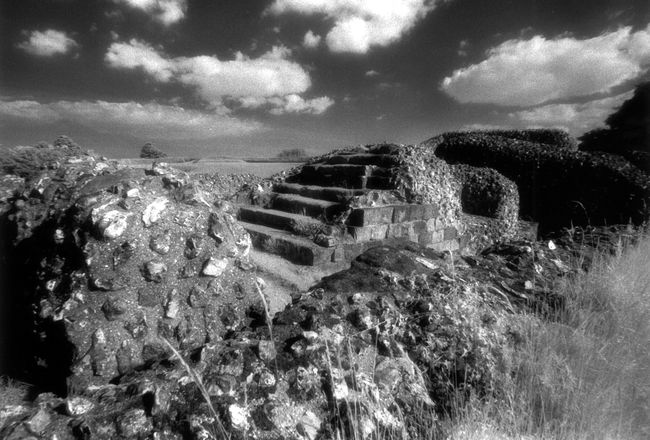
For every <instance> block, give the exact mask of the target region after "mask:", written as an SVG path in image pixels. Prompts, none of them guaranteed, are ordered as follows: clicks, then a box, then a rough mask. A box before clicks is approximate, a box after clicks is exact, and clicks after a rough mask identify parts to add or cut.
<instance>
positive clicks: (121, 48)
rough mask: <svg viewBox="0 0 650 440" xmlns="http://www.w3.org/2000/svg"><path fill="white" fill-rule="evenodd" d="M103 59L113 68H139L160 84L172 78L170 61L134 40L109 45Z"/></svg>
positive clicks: (172, 72) (172, 69)
mask: <svg viewBox="0 0 650 440" xmlns="http://www.w3.org/2000/svg"><path fill="white" fill-rule="evenodd" d="M104 59H105V60H106V62H107V63H108V65H109V66H111V67H115V68H121V69H137V68H141V69H142V70H143V71H144V72H145V73H147V74H148V75H150V76H152V77H153V78H154V79H155V80H157V81H160V82H167V81H169V80H171V78H172V77H173V76H174V66H173V63H172V62H171V61H169V60H167V59H165V58H163V57H162V56H161V55H160V54H159V53H158V52H157V51H156V49H154V48H153V47H152V46H150V45H148V44H146V43H144V42H141V41H138V40H135V39H134V40H131V41H130V42H128V43H113V44H111V45H110V47H109V48H108V51H107V52H106V55H105V56H104Z"/></svg>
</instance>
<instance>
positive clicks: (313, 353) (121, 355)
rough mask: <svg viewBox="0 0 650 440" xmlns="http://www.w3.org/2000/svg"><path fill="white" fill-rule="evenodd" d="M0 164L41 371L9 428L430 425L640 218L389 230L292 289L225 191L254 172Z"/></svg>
mask: <svg viewBox="0 0 650 440" xmlns="http://www.w3.org/2000/svg"><path fill="white" fill-rule="evenodd" d="M2 179H3V181H2V187H3V193H2V198H1V199H0V207H1V209H2V213H3V214H2V215H3V234H2V236H3V240H4V241H3V243H2V246H3V248H2V250H3V253H2V255H3V256H4V260H3V261H2V264H3V266H4V269H5V272H6V273H7V274H8V276H7V277H6V279H5V280H4V281H3V283H4V284H3V292H11V297H10V299H9V301H8V302H7V305H8V306H9V308H5V309H4V310H10V311H11V312H12V313H15V316H13V317H9V316H3V322H4V323H5V326H6V325H7V323H9V324H10V325H11V326H15V327H10V328H5V330H11V331H12V334H13V335H18V334H20V333H22V332H27V334H29V335H30V336H29V337H26V338H22V339H21V338H18V337H17V336H16V338H15V339H14V340H13V343H12V344H8V348H9V349H11V350H10V353H11V354H12V355H13V356H17V358H16V359H13V360H14V361H15V363H14V365H12V367H13V368H14V372H17V373H20V374H22V375H23V377H24V376H25V375H26V376H27V377H28V378H31V379H32V380H34V379H36V378H39V377H40V378H41V379H42V380H41V381H40V383H37V384H36V385H37V388H36V391H38V392H39V393H37V395H36V396H34V400H33V401H30V402H13V403H12V404H10V405H7V406H4V407H3V408H0V437H2V438H7V439H23V438H46V439H59V440H60V439H91V438H92V439H112V438H127V439H131V438H154V439H184V438H197V439H210V438H260V439H265V438H266V439H309V440H315V439H321V438H322V439H328V438H377V437H382V436H383V437H382V438H422V437H423V436H424V435H425V434H427V435H430V434H431V432H434V431H435V429H436V424H435V421H436V419H437V418H438V417H440V416H442V415H443V414H445V413H446V412H447V411H448V410H449V409H450V406H451V405H452V404H453V402H454V401H455V400H454V399H457V398H458V396H459V395H461V396H462V395H469V394H478V395H480V394H481V393H484V392H487V390H489V389H494V388H495V387H498V384H499V383H500V382H503V381H507V380H508V378H509V374H510V371H509V369H508V368H509V365H510V356H511V352H512V350H513V349H514V348H515V347H516V346H517V344H521V343H522V342H523V336H522V334H521V331H520V325H519V323H520V320H519V317H521V316H523V315H524V314H530V313H533V314H537V315H539V316H541V317H545V318H548V319H552V318H553V314H554V312H555V311H556V310H557V309H558V306H559V305H561V304H562V302H563V298H562V297H561V296H559V295H557V294H556V290H555V289H554V287H555V286H556V285H557V283H559V282H562V280H563V279H566V278H568V277H571V276H572V274H575V273H578V272H580V271H583V270H585V269H586V268H588V266H589V259H588V258H586V259H585V258H583V256H584V255H587V256H589V254H590V251H589V250H591V249H596V248H599V249H602V248H603V247H606V248H608V249H610V250H611V252H617V250H619V249H620V248H621V247H623V246H625V245H626V243H628V242H630V241H632V240H634V237H635V236H636V235H635V233H634V231H632V230H628V229H627V228H599V229H593V228H592V229H573V230H564V231H563V232H561V233H557V234H556V235H555V236H553V237H550V238H547V239H545V240H543V241H537V242H530V241H511V242H504V243H500V244H497V245H494V246H491V247H489V248H487V249H485V250H484V251H483V252H481V253H479V254H478V255H472V256H463V255H459V254H457V253H451V252H447V253H438V252H435V251H433V250H430V249H426V248H424V247H421V246H419V245H417V244H403V245H399V246H395V247H388V246H381V247H376V248H373V249H370V250H368V251H367V252H365V253H364V254H362V255H361V256H359V257H358V258H357V259H355V260H354V261H353V262H352V264H351V265H350V267H349V268H348V269H345V270H343V271H340V272H337V273H335V274H333V275H330V276H327V277H325V278H323V279H322V280H321V281H320V282H319V283H317V284H316V285H314V286H311V288H309V289H303V290H300V289H291V290H289V291H287V292H285V294H286V293H290V295H291V296H290V298H289V297H287V298H286V301H287V302H288V304H287V305H286V307H284V308H282V307H281V306H278V305H277V304H278V301H277V298H278V294H277V293H278V286H279V284H277V283H276V282H274V281H273V280H272V278H270V277H268V276H267V275H265V274H263V273H261V272H259V271H257V268H256V267H255V264H254V262H252V261H251V259H250V258H249V251H250V249H249V248H250V241H249V240H248V236H247V234H245V233H243V231H242V230H241V229H240V228H239V227H238V225H237V223H236V222H235V220H234V218H233V217H232V212H231V208H230V206H231V205H230V202H229V199H230V198H232V197H235V196H236V193H237V190H238V189H240V188H241V186H242V185H249V186H254V185H257V184H258V182H257V181H256V180H255V179H248V178H245V177H242V178H232V177H229V178H218V177H215V178H211V179H208V178H203V179H201V180H198V181H197V180H194V179H190V178H189V177H188V176H186V175H184V174H183V173H179V172H177V171H175V170H173V169H170V168H168V167H165V166H162V165H157V166H154V167H152V169H150V170H148V171H147V172H146V173H145V172H139V171H138V172H134V171H133V170H129V169H120V168H119V167H118V166H117V165H116V164H115V163H112V162H111V161H109V160H102V159H101V158H96V157H93V156H70V157H68V156H65V157H64V158H63V159H62V160H61V161H60V162H58V163H55V164H48V166H47V167H44V169H39V170H38V173H33V174H30V175H29V176H28V178H20V177H15V176H9V175H7V176H4V177H2ZM265 278H266V280H265ZM5 301H7V300H5ZM3 306H4V304H3ZM10 318H11V319H10ZM19 345H20V346H22V347H18V346H19ZM20 348H22V350H21V349H20ZM25 348H28V349H29V350H28V351H27V353H26V354H27V356H23V357H22V358H20V356H19V355H18V354H19V353H21V352H22V353H25V352H26V350H25ZM20 374H17V375H18V376H20Z"/></svg>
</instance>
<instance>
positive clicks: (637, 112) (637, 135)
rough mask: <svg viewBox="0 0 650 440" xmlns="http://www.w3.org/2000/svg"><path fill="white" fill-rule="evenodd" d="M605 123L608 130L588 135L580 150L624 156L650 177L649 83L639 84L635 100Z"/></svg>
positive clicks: (598, 130)
mask: <svg viewBox="0 0 650 440" xmlns="http://www.w3.org/2000/svg"><path fill="white" fill-rule="evenodd" d="M605 124H607V128H599V129H596V130H592V131H590V132H587V133H585V134H584V135H583V136H582V137H581V138H580V141H581V144H580V149H581V150H583V151H603V152H606V153H610V154H617V155H620V156H623V157H625V158H626V159H627V160H629V161H630V162H631V163H632V164H634V165H636V166H637V167H638V168H640V169H641V170H644V171H645V172H646V173H648V174H650V82H646V83H643V84H640V85H638V86H637V88H636V89H635V90H634V95H633V96H632V98H630V99H628V100H627V101H625V102H624V103H623V105H621V107H620V108H619V109H618V110H616V111H615V112H614V113H612V114H611V115H610V116H609V117H608V118H607V120H606V121H605Z"/></svg>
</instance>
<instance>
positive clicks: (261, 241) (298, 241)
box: [239, 222, 336, 266]
mask: <svg viewBox="0 0 650 440" xmlns="http://www.w3.org/2000/svg"><path fill="white" fill-rule="evenodd" d="M239 223H240V224H241V225H242V226H243V227H244V229H246V231H248V233H249V234H250V236H251V241H252V243H253V246H254V247H255V248H256V249H259V250H261V251H264V252H268V253H270V254H275V255H279V256H281V257H283V258H285V259H286V260H289V261H291V262H292V263H294V264H301V265H305V266H316V265H320V264H325V263H329V262H331V261H332V260H333V258H334V252H335V250H336V249H335V248H326V247H321V246H318V245H317V244H315V243H313V242H312V241H311V240H309V239H307V238H304V237H298V236H295V235H293V234H291V233H290V232H287V231H282V230H279V229H274V228H269V227H268V226H262V225H256V224H253V223H247V222H239Z"/></svg>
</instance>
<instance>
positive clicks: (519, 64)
mask: <svg viewBox="0 0 650 440" xmlns="http://www.w3.org/2000/svg"><path fill="white" fill-rule="evenodd" d="M649 66H650V25H648V27H647V28H646V29H644V30H640V31H638V32H634V33H633V32H632V31H631V28H630V27H625V28H621V29H619V30H617V31H615V32H610V33H606V34H603V35H601V36H598V37H595V38H590V39H586V40H579V39H576V38H573V37H563V38H557V39H554V40H547V39H546V38H544V37H542V36H539V35H538V36H535V37H533V38H531V39H529V40H509V41H506V42H504V43H502V44H501V45H499V46H497V47H495V48H493V49H491V50H490V51H489V52H488V57H487V59H485V60H484V61H482V62H480V63H478V64H473V65H471V66H469V67H465V68H463V69H458V70H456V71H454V72H453V74H452V75H451V76H449V77H447V78H445V79H444V80H443V82H442V86H441V88H442V90H443V91H445V92H446V93H447V94H448V95H450V96H452V97H453V98H455V99H457V100H458V101H460V102H463V103H466V102H473V103H491V104H498V105H509V106H532V105H538V104H542V103H545V102H548V101H553V100H560V99H568V98H572V97H579V96H589V95H593V94H596V93H605V92H609V91H610V90H611V89H612V88H613V87H615V86H617V85H620V84H622V83H624V82H626V81H629V80H632V79H635V78H638V77H639V76H641V75H642V74H644V73H645V72H646V71H647V70H648V67H649Z"/></svg>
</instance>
